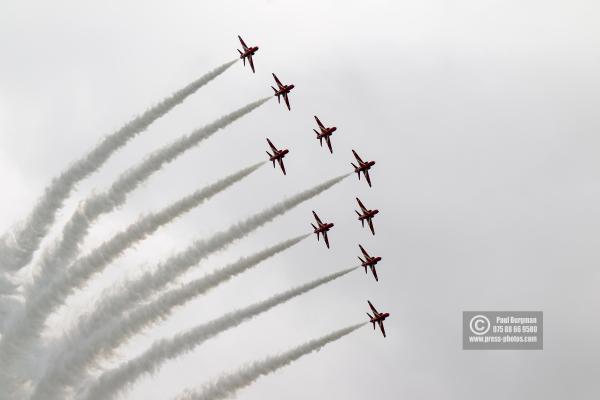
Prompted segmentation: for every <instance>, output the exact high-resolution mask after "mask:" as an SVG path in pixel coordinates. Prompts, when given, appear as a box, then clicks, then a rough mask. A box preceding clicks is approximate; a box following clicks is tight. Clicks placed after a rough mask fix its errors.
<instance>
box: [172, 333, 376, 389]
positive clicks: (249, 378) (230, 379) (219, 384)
mask: <svg viewBox="0 0 600 400" xmlns="http://www.w3.org/2000/svg"><path fill="white" fill-rule="evenodd" d="M366 324H367V323H362V324H358V325H352V326H349V327H347V328H344V329H340V330H338V331H335V332H332V333H330V334H329V335H326V336H322V337H320V338H317V339H313V340H311V341H309V342H306V343H304V344H301V345H300V346H297V347H294V348H293V349H291V350H288V351H286V352H284V353H281V354H278V355H275V356H271V357H268V358H265V359H263V360H260V361H255V362H253V363H251V364H249V365H247V366H245V367H242V368H240V369H239V370H237V371H236V372H234V373H231V374H227V375H224V376H221V377H220V378H218V379H216V380H215V381H214V382H211V383H209V384H206V385H204V387H203V388H202V389H200V390H187V391H186V392H184V393H183V394H181V395H179V396H177V397H176V400H219V399H226V398H229V397H231V396H232V395H234V394H235V393H236V392H237V391H238V390H240V389H242V388H244V387H246V386H250V385H251V384H253V383H254V382H255V381H256V380H258V378H260V377H262V376H265V375H268V374H271V373H273V372H275V371H277V370H278V369H280V368H283V367H285V366H287V365H289V364H291V363H292V362H294V361H296V360H297V359H299V358H300V357H302V356H305V355H307V354H310V353H312V352H314V351H319V350H320V349H321V348H322V347H323V346H325V345H327V344H329V343H331V342H335V341H336V340H339V339H341V338H343V337H344V336H346V335H348V334H350V333H352V332H354V331H355V330H357V329H359V328H361V327H363V326H364V325H366Z"/></svg>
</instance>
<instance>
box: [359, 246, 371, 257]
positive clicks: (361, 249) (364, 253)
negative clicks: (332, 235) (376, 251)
mask: <svg viewBox="0 0 600 400" xmlns="http://www.w3.org/2000/svg"><path fill="white" fill-rule="evenodd" d="M358 247H360V251H362V253H363V255H364V256H365V257H367V258H370V256H369V255H368V254H367V251H366V250H365V249H364V247H362V245H360V244H359V245H358Z"/></svg>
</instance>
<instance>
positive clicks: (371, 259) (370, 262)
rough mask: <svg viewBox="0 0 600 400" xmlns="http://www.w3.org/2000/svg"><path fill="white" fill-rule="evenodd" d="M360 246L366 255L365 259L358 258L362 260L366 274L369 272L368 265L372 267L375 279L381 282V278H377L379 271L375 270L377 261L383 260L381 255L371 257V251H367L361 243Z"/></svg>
mask: <svg viewBox="0 0 600 400" xmlns="http://www.w3.org/2000/svg"><path fill="white" fill-rule="evenodd" d="M358 247H360V251H362V253H363V256H365V259H364V260H363V259H362V258H360V257H358V259H359V260H360V262H361V267H364V268H365V274H366V273H367V267H369V268H370V269H371V273H372V274H373V276H374V277H375V280H376V281H377V282H379V278H377V271H376V270H375V265H377V263H378V262H379V261H381V257H379V256H375V257H371V256H370V255H369V253H367V251H366V250H365V249H364V248H363V247H362V246H361V245H360V244H359V245H358Z"/></svg>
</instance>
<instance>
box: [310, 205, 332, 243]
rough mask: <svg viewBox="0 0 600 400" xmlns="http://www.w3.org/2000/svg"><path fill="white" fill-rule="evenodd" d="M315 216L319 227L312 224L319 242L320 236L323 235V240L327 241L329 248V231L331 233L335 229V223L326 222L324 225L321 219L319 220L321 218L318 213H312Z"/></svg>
mask: <svg viewBox="0 0 600 400" xmlns="http://www.w3.org/2000/svg"><path fill="white" fill-rule="evenodd" d="M312 213H313V215H314V216H315V219H316V220H317V225H319V226H318V227H316V226H315V225H314V224H311V225H312V227H313V229H314V232H313V233H316V234H317V240H319V234H321V233H322V234H323V239H324V240H325V245H326V246H327V248H329V239H328V238H327V231H329V230H330V229H331V228H333V223H331V222H326V223H323V222H321V219H320V218H319V216H318V215H317V213H316V212H314V211H313V212H312Z"/></svg>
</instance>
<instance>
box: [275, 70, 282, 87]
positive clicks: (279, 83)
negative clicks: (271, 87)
mask: <svg viewBox="0 0 600 400" xmlns="http://www.w3.org/2000/svg"><path fill="white" fill-rule="evenodd" d="M273 78H275V82H277V86H279V89H281V87H282V86H283V84H282V83H281V81H280V80H279V79H278V78H277V75H275V74H274V73H273Z"/></svg>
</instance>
